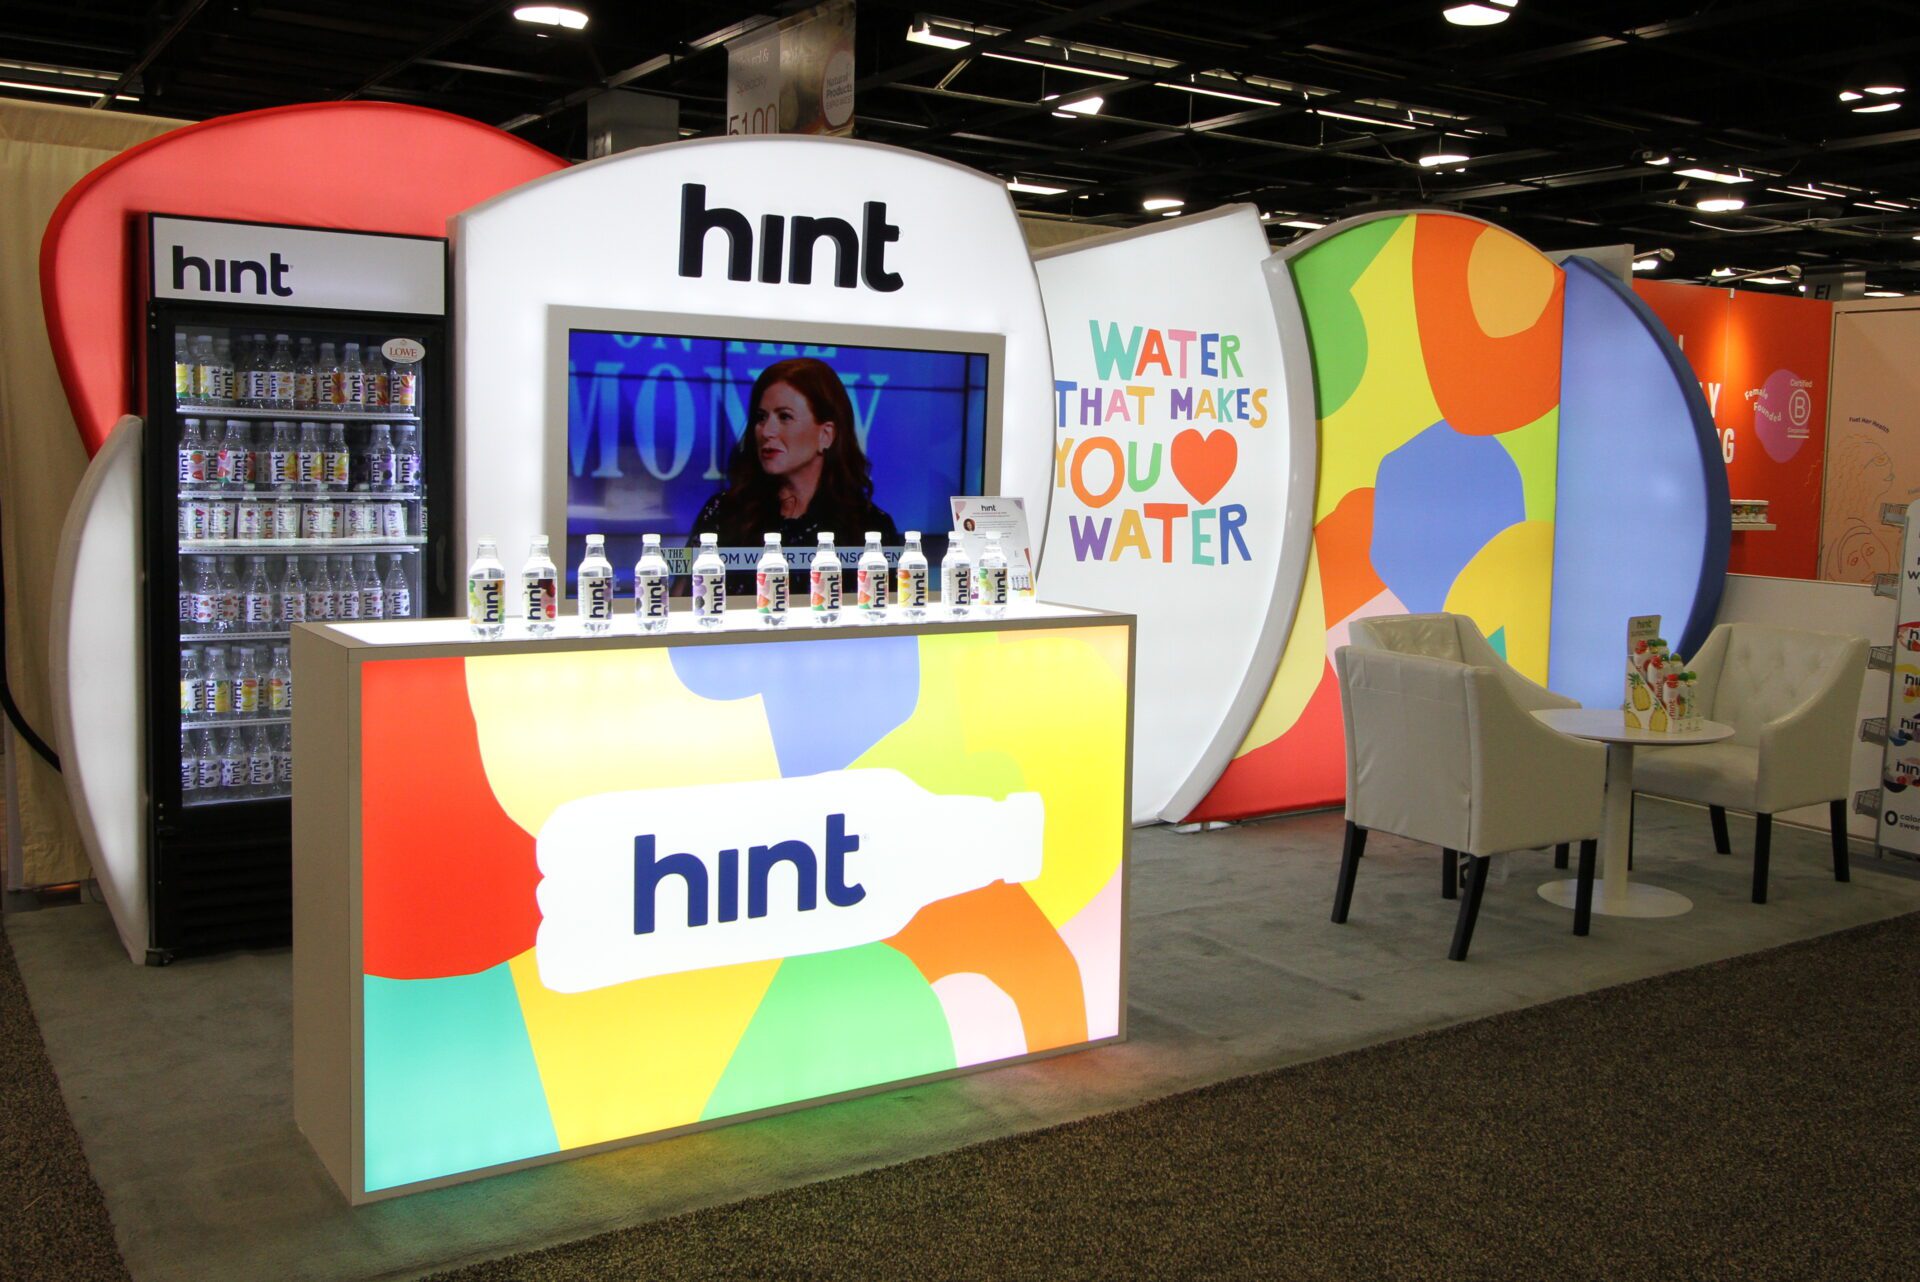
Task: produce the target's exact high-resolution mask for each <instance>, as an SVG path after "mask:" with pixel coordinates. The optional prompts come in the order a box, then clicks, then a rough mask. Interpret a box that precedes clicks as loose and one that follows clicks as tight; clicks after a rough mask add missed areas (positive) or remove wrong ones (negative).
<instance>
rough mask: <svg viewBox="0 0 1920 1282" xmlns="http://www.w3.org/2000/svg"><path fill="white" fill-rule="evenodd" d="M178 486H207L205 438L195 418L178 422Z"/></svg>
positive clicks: (204, 433)
mask: <svg viewBox="0 0 1920 1282" xmlns="http://www.w3.org/2000/svg"><path fill="white" fill-rule="evenodd" d="M216 466H218V465H217V464H216ZM180 484H181V486H182V488H191V489H201V488H204V487H205V486H206V484H207V436H206V432H205V430H204V429H202V428H201V426H200V420H199V419H197V418H187V419H182V420H180Z"/></svg>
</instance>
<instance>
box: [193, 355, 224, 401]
mask: <svg viewBox="0 0 1920 1282" xmlns="http://www.w3.org/2000/svg"><path fill="white" fill-rule="evenodd" d="M193 392H194V395H195V396H197V397H199V398H200V402H201V404H203V405H211V404H213V403H214V402H215V401H223V400H225V399H226V394H225V389H224V388H222V387H221V385H220V367H219V366H218V365H215V364H214V363H213V362H212V361H204V362H202V363H201V364H198V365H195V366H194V367H193Z"/></svg>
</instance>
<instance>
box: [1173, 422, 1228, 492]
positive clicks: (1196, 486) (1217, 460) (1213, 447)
mask: <svg viewBox="0 0 1920 1282" xmlns="http://www.w3.org/2000/svg"><path fill="white" fill-rule="evenodd" d="M1172 457H1173V475H1174V477H1175V478H1176V479H1177V480H1178V481H1179V482H1180V484H1181V485H1183V486H1185V487H1186V491H1187V493H1189V494H1191V495H1193V498H1194V501H1195V502H1197V503H1205V502H1206V501H1207V500H1208V499H1211V498H1212V497H1213V496H1214V495H1216V494H1218V493H1219V492H1220V491H1221V490H1223V489H1225V488H1226V485H1227V482H1228V481H1230V480H1232V479H1233V469H1234V468H1236V467H1238V466H1239V465H1240V445H1239V442H1237V441H1235V440H1234V439H1233V433H1232V432H1229V431H1228V430H1227V429H1226V428H1224V427H1223V428H1219V429H1217V430H1215V431H1213V432H1209V433H1208V434H1207V435H1205V436H1202V435H1201V434H1200V429H1198V428H1195V427H1190V428H1188V429H1187V430H1186V431H1184V432H1182V433H1180V435H1178V436H1176V437H1174V438H1173V455H1172Z"/></svg>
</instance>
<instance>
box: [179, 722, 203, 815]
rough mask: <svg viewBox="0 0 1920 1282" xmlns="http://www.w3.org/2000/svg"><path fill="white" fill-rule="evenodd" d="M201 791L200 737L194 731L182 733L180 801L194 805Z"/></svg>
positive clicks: (183, 731)
mask: <svg viewBox="0 0 1920 1282" xmlns="http://www.w3.org/2000/svg"><path fill="white" fill-rule="evenodd" d="M199 790H200V736H199V735H198V734H196V733H195V732H194V731H192V730H182V731H181V732H180V801H181V804H183V805H191V804H193V794H194V793H196V792H198V791H199Z"/></svg>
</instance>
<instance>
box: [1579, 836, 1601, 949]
mask: <svg viewBox="0 0 1920 1282" xmlns="http://www.w3.org/2000/svg"><path fill="white" fill-rule="evenodd" d="M1599 848H1600V842H1599V841H1598V840H1597V839H1594V840H1588V841H1583V842H1581V843H1580V872H1579V877H1580V882H1579V885H1577V886H1576V887H1575V888H1574V892H1573V933H1574V934H1576V935H1584V934H1586V933H1587V929H1588V927H1589V926H1591V925H1592V923H1593V857H1594V853H1595V852H1596V851H1597V850H1599Z"/></svg>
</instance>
